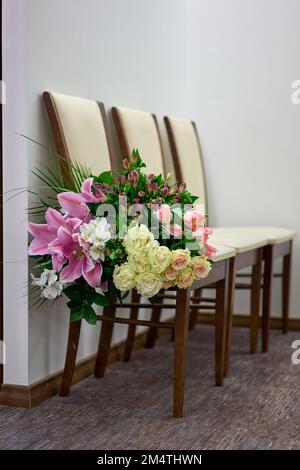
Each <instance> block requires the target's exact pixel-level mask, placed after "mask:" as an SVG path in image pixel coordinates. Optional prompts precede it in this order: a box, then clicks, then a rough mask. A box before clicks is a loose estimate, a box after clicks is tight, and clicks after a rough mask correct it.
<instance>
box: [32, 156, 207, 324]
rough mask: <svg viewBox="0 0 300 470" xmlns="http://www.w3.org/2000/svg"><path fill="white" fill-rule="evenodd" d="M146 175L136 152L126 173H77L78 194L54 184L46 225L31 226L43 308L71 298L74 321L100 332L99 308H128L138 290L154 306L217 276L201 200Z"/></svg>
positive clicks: (180, 186)
mask: <svg viewBox="0 0 300 470" xmlns="http://www.w3.org/2000/svg"><path fill="white" fill-rule="evenodd" d="M143 168H145V164H144V162H143V161H142V159H141V157H140V155H139V152H138V150H137V149H135V150H133V152H132V156H131V158H130V160H127V159H125V160H123V170H122V171H120V172H119V173H116V172H112V171H106V172H103V173H101V174H100V175H97V176H94V175H91V174H90V173H89V172H88V170H85V171H83V170H82V171H80V169H79V167H78V166H77V167H76V185H74V184H73V186H72V189H73V190H70V189H69V190H64V188H63V187H62V185H58V184H56V185H55V184H54V183H53V180H52V186H51V188H52V189H54V191H55V197H54V198H52V199H51V201H52V202H51V204H49V203H47V204H45V205H44V207H43V208H42V215H43V219H44V222H45V223H29V227H28V229H29V232H30V233H31V235H32V236H33V240H32V241H31V243H30V245H29V250H28V252H29V255H30V257H33V259H34V270H35V275H33V274H32V275H31V276H32V285H33V287H34V289H35V290H36V289H37V290H38V296H39V298H41V299H42V301H45V300H46V299H51V300H55V299H56V298H58V297H59V296H61V295H62V294H64V295H65V296H66V297H67V298H68V303H67V305H68V307H69V309H70V312H71V319H72V320H79V319H82V318H84V319H85V320H86V321H87V322H89V323H91V324H95V323H96V322H97V316H96V312H95V310H94V307H93V306H94V305H100V306H107V305H109V303H110V302H111V301H112V299H114V298H116V296H117V297H118V299H119V300H120V301H121V302H122V300H123V299H124V298H125V297H126V296H127V294H128V292H129V291H130V290H131V289H136V290H137V292H138V293H139V294H141V295H142V296H143V297H144V298H147V299H150V301H152V300H153V299H154V298H155V296H156V295H157V294H158V292H159V291H160V290H162V289H170V288H179V289H185V288H188V287H189V286H191V285H192V283H193V281H194V280H195V279H200V278H204V277H206V276H207V275H208V273H209V271H210V269H211V263H212V262H211V258H212V257H213V255H214V253H215V248H214V247H213V246H212V245H211V244H210V243H209V236H210V234H211V229H209V228H208V227H207V226H206V223H205V214H204V213H203V211H201V210H198V209H197V208H195V207H194V205H193V204H194V203H195V201H196V200H197V197H196V196H193V195H192V194H191V193H190V192H189V191H188V190H187V188H186V185H185V184H184V183H181V184H178V183H172V182H171V177H170V175H167V176H166V177H163V175H154V174H146V173H144V172H143ZM43 175H44V176H43V181H45V178H46V177H45V173H43ZM38 176H39V177H40V178H41V174H39V175H38ZM47 181H48V180H47ZM73 183H74V182H73ZM39 213H41V211H39Z"/></svg>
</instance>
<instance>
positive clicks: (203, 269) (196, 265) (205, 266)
mask: <svg viewBox="0 0 300 470" xmlns="http://www.w3.org/2000/svg"><path fill="white" fill-rule="evenodd" d="M192 268H193V271H194V273H195V276H196V277H197V279H201V278H204V277H207V276H208V274H209V271H210V270H211V264H210V263H209V261H207V259H206V258H203V257H202V256H195V257H194V258H193V259H192Z"/></svg>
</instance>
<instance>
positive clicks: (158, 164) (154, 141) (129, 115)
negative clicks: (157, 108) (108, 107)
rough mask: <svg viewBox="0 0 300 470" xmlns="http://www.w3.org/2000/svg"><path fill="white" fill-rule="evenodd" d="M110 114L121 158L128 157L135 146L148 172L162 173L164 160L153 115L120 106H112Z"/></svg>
mask: <svg viewBox="0 0 300 470" xmlns="http://www.w3.org/2000/svg"><path fill="white" fill-rule="evenodd" d="M112 116H113V119H114V122H115V126H116V129H117V131H118V137H119V142H120V146H121V153H122V158H125V157H128V156H129V155H130V154H131V152H132V150H133V149H134V148H137V149H138V150H139V153H140V155H141V157H142V159H143V161H144V162H145V163H146V165H147V170H148V171H149V172H152V173H155V174H164V173H165V168H164V160H163V155H162V148H161V142H160V137H159V133H158V129H157V122H156V118H155V116H154V115H152V114H151V113H148V112H145V111H138V110H136V109H129V108H121V107H113V108H112Z"/></svg>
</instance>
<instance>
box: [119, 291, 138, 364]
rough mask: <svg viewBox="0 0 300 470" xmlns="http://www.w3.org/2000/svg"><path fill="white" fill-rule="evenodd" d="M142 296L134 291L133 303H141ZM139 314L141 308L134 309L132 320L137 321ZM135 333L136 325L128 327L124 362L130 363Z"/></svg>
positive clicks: (131, 315)
mask: <svg viewBox="0 0 300 470" xmlns="http://www.w3.org/2000/svg"><path fill="white" fill-rule="evenodd" d="M140 298H141V296H140V295H139V294H138V293H137V292H136V291H135V290H133V291H132V302H134V303H138V302H139V301H140ZM138 313H139V307H132V309H131V311H130V318H131V319H132V320H136V319H137V317H138ZM135 331H136V325H128V333H127V338H126V343H125V349H124V354H123V361H126V362H127V361H130V358H131V354H132V350H133V345H134V339H135Z"/></svg>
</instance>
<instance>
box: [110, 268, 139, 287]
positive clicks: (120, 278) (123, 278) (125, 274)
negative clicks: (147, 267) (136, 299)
mask: <svg viewBox="0 0 300 470" xmlns="http://www.w3.org/2000/svg"><path fill="white" fill-rule="evenodd" d="M135 280H136V274H135V272H134V270H133V269H132V268H131V267H130V265H129V263H124V264H122V265H121V266H116V267H115V269H114V273H113V281H114V284H115V286H116V288H117V289H119V290H121V291H127V290H129V289H132V288H134V287H135Z"/></svg>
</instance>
